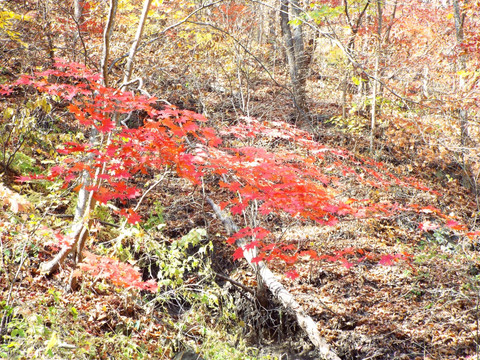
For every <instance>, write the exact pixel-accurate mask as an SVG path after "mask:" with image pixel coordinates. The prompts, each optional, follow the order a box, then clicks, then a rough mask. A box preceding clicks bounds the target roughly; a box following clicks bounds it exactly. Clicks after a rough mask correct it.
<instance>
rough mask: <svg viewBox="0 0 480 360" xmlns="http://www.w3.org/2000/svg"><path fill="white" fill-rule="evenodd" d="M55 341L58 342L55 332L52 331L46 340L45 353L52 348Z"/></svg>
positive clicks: (55, 343)
mask: <svg viewBox="0 0 480 360" xmlns="http://www.w3.org/2000/svg"><path fill="white" fill-rule="evenodd" d="M57 343H58V339H57V332H56V331H54V332H53V333H52V337H51V338H50V340H48V344H47V348H46V349H45V354H46V353H48V352H49V351H50V350H52V349H53V347H54V346H55V345H57Z"/></svg>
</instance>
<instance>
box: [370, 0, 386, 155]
mask: <svg viewBox="0 0 480 360" xmlns="http://www.w3.org/2000/svg"><path fill="white" fill-rule="evenodd" d="M382 16H383V13H382V0H377V17H378V27H377V49H376V55H375V73H374V74H375V75H374V76H375V79H374V81H373V88H372V121H371V133H370V152H371V153H373V148H374V141H375V130H376V126H377V88H378V84H377V83H378V81H377V79H378V76H379V64H380V57H381V54H382Z"/></svg>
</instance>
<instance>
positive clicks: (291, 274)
mask: <svg viewBox="0 0 480 360" xmlns="http://www.w3.org/2000/svg"><path fill="white" fill-rule="evenodd" d="M285 276H286V277H287V278H289V279H292V280H295V279H296V278H297V277H299V276H300V275H298V273H297V271H296V270H291V271H287V272H286V273H285Z"/></svg>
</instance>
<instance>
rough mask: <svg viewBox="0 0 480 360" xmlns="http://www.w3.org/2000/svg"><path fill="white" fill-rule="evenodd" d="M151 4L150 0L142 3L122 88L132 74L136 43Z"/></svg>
mask: <svg viewBox="0 0 480 360" xmlns="http://www.w3.org/2000/svg"><path fill="white" fill-rule="evenodd" d="M151 4H152V0H145V2H144V3H143V10H142V16H141V17H140V21H139V23H138V27H137V33H136V34H135V39H134V40H133V43H132V47H131V48H130V53H129V54H128V59H127V65H126V66H125V77H124V78H123V85H122V88H123V87H124V86H127V85H126V84H128V82H129V81H130V78H131V76H132V70H133V58H134V57H135V54H136V53H137V49H138V44H139V43H140V40H141V39H142V35H143V29H144V27H145V22H146V21H147V17H148V10H149V9H150V5H151Z"/></svg>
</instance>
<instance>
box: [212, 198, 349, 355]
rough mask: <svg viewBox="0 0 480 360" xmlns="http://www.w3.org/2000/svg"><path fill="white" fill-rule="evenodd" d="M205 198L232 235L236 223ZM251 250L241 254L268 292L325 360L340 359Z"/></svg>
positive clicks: (238, 242)
mask: <svg viewBox="0 0 480 360" xmlns="http://www.w3.org/2000/svg"><path fill="white" fill-rule="evenodd" d="M206 200H207V202H208V203H209V204H210V206H211V207H212V209H213V211H214V212H215V214H216V216H217V217H218V219H219V220H220V221H221V222H222V223H223V225H224V226H225V229H226V230H227V233H228V234H229V235H233V234H234V233H236V232H238V231H239V228H238V226H237V224H235V222H234V221H233V219H232V218H231V217H230V216H228V215H226V214H225V213H224V212H223V211H222V210H221V209H220V207H219V206H218V205H217V204H215V203H214V202H213V200H212V199H210V198H209V197H207V198H206ZM235 244H236V245H237V246H239V247H242V248H243V247H244V246H245V245H246V244H248V241H247V240H246V239H243V238H240V239H237V240H236V242H235ZM252 250H256V247H254V249H249V250H247V249H244V251H243V254H244V257H245V260H247V262H248V264H249V265H250V266H251V267H253V268H254V269H255V270H256V271H257V273H258V274H259V276H260V278H261V280H262V281H263V283H264V284H265V285H266V286H267V287H268V289H269V290H270V292H271V293H272V294H273V295H274V296H275V297H276V298H278V300H280V302H281V303H282V304H283V306H285V307H286V308H287V309H290V310H292V311H293V312H294V313H295V316H296V318H297V321H298V324H299V325H300V327H301V328H302V329H303V330H304V331H305V332H306V333H307V335H308V338H309V339H310V341H311V342H312V343H313V345H314V346H315V347H316V348H317V349H318V351H319V353H320V354H321V356H322V357H323V358H324V359H326V360H340V358H339V357H338V355H337V354H336V353H335V352H334V351H333V350H331V349H330V346H329V345H328V343H327V341H326V340H325V339H324V338H323V337H321V336H320V333H319V331H318V327H317V324H316V323H315V321H313V319H312V318H311V317H310V316H309V315H308V314H307V313H306V312H305V310H304V309H303V308H302V306H301V305H300V304H299V303H298V302H297V301H296V300H295V298H294V296H293V295H292V294H290V293H289V292H288V291H287V290H286V289H285V287H284V286H283V285H282V284H281V283H280V281H278V280H277V278H276V277H275V275H274V274H273V273H272V272H271V270H270V269H269V268H268V267H267V266H266V265H265V263H264V262H263V261H260V262H258V264H257V265H256V266H255V265H254V264H253V263H252V259H253V254H254V252H253V251H252Z"/></svg>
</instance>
